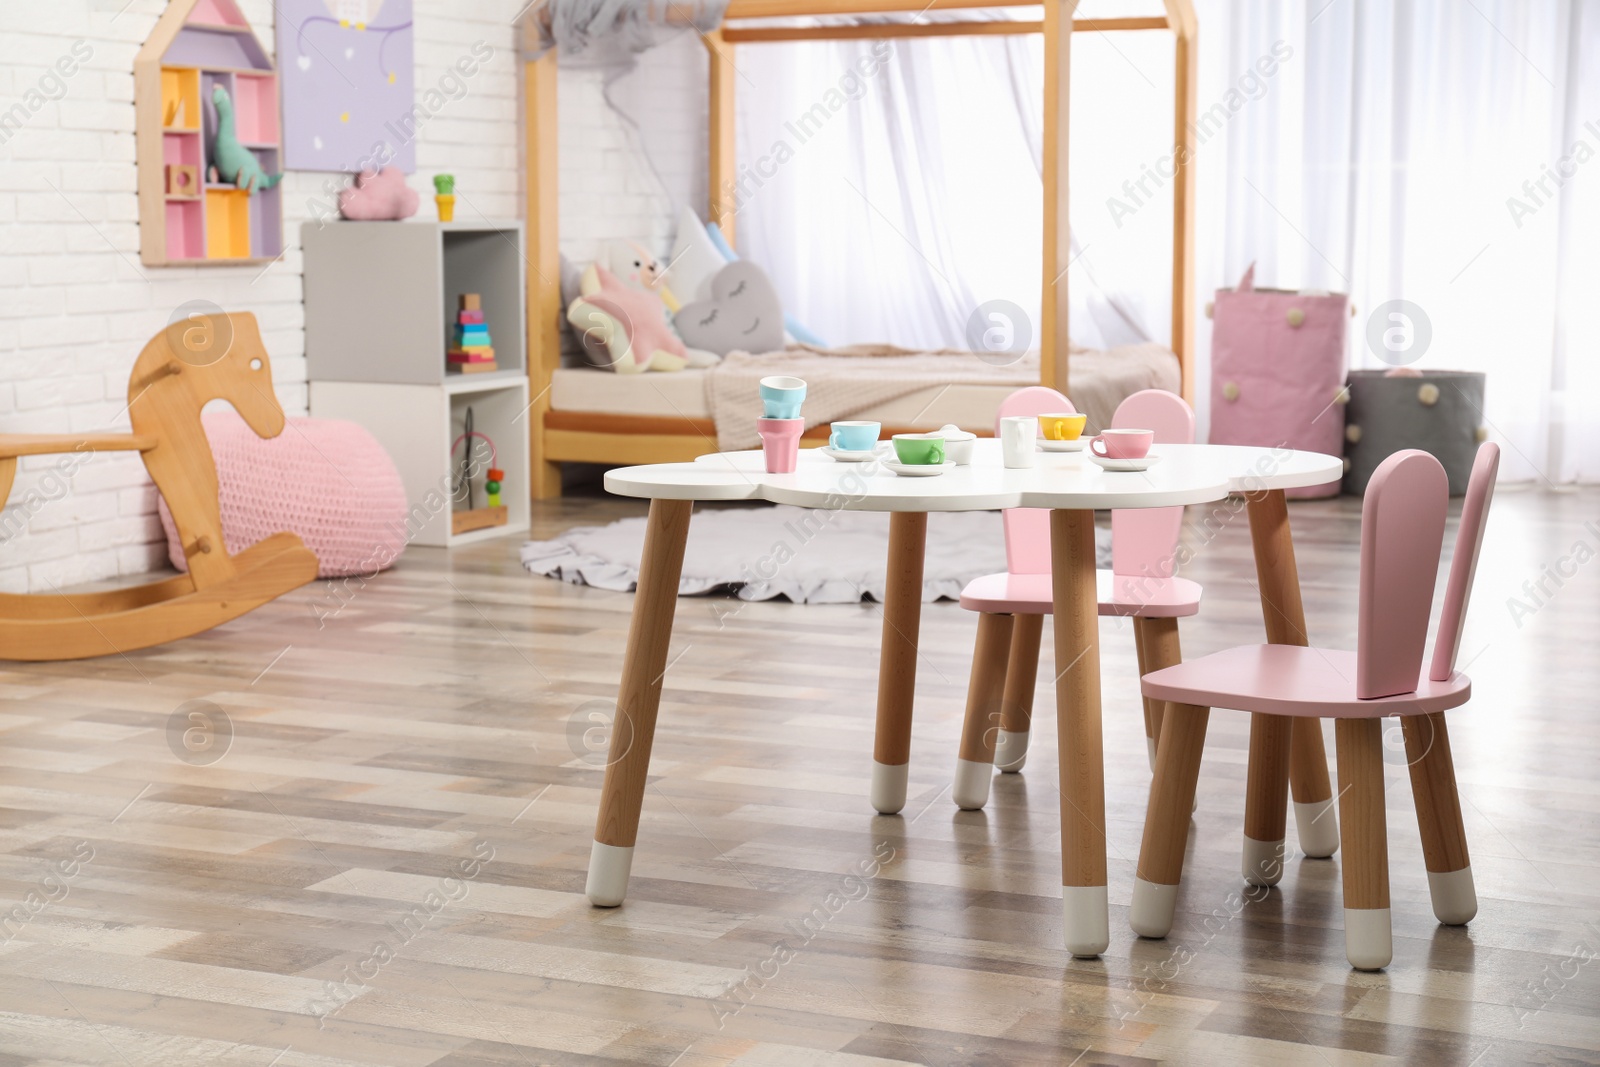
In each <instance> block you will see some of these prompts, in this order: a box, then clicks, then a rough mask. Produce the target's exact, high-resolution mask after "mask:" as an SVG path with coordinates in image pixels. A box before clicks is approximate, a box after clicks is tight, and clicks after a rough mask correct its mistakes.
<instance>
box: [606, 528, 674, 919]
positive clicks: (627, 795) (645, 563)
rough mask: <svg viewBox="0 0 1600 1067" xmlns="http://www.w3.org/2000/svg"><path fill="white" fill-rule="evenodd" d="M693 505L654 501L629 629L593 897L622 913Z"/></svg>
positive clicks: (614, 721) (615, 720) (608, 768)
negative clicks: (621, 907) (618, 907)
mask: <svg viewBox="0 0 1600 1067" xmlns="http://www.w3.org/2000/svg"><path fill="white" fill-rule="evenodd" d="M693 507H694V504H693V502H692V501H688V500H652V501H651V502H650V519H649V523H648V525H646V527H645V535H644V558H643V559H642V560H641V561H640V563H639V586H638V591H637V592H635V593H634V597H633V621H632V622H631V623H630V624H629V626H628V651H627V652H626V654H625V656H624V658H623V661H622V685H621V688H620V690H619V692H618V694H617V711H616V717H615V719H613V721H612V723H611V754H610V756H609V757H608V761H607V763H606V778H605V784H604V785H603V786H602V787H601V791H600V814H599V816H598V818H596V820H595V827H594V846H593V848H592V849H591V851H590V853H589V880H588V884H587V886H586V887H585V890H584V891H585V892H586V893H587V894H588V896H589V902H590V903H591V904H595V905H598V906H599V907H602V908H614V907H616V906H617V905H618V904H621V903H622V900H623V898H624V897H626V896H627V895H628V873H629V871H630V870H631V869H632V868H633V846H634V841H635V840H636V839H637V837H638V834H639V809H640V808H641V807H643V805H644V788H645V780H646V775H647V774H648V773H649V770H650V746H651V744H652V742H653V741H654V740H655V733H656V712H657V710H659V709H660V707H661V683H662V679H663V677H664V676H665V674H666V670H667V646H668V645H669V644H670V643H671V641H672V616H673V612H674V611H675V610H676V608H677V605H678V579H679V577H680V576H681V575H682V573H683V546H684V544H685V542H686V541H687V540H688V537H689V513H690V511H691V510H692V509H693Z"/></svg>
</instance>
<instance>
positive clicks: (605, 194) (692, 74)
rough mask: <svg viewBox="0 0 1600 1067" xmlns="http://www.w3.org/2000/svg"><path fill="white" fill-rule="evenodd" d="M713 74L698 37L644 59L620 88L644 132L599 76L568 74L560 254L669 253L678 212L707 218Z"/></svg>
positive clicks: (562, 103)
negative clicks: (633, 245)
mask: <svg viewBox="0 0 1600 1067" xmlns="http://www.w3.org/2000/svg"><path fill="white" fill-rule="evenodd" d="M706 76H707V75H706V57H705V48H704V46H703V45H702V44H701V43H700V39H699V37H698V36H697V35H696V34H695V33H694V32H693V31H684V32H682V33H680V34H679V35H678V36H677V37H676V38H674V39H671V40H669V41H667V42H665V43H663V44H662V45H661V46H660V47H658V48H656V49H654V50H653V51H650V52H647V53H645V54H644V55H642V56H640V57H639V66H638V68H637V69H635V70H634V71H632V72H631V73H629V74H627V75H624V76H623V77H622V78H621V79H620V80H618V81H617V83H616V84H615V85H614V86H613V87H612V90H611V97H612V99H613V100H614V101H616V103H617V106H618V107H620V108H621V109H622V110H623V111H624V112H626V113H627V114H628V115H629V116H631V117H632V118H633V120H634V121H635V122H636V123H637V128H636V129H635V128H630V126H629V125H628V123H627V122H626V121H624V120H623V119H622V118H621V117H619V116H618V115H617V114H615V113H614V112H612V111H611V110H610V109H609V108H608V107H607V106H606V103H605V97H604V95H603V88H604V77H603V75H602V73H601V72H600V71H598V70H592V69H581V68H578V67H577V66H575V65H571V64H569V65H568V66H565V67H563V68H562V69H561V74H560V83H559V86H558V88H557V95H558V99H559V108H558V112H559V115H560V125H561V166H560V176H559V182H560V188H561V251H562V252H563V253H564V254H565V255H566V256H567V258H568V259H570V260H571V261H572V262H573V263H574V264H575V265H577V266H583V265H585V264H587V263H588V262H589V261H591V260H593V259H594V258H595V257H596V256H598V255H599V254H600V250H601V248H602V246H603V245H604V244H605V242H607V241H610V240H630V241H638V242H640V243H641V244H643V245H644V246H645V247H646V248H648V249H650V250H651V251H652V252H654V253H655V254H656V255H657V256H662V257H665V256H666V255H667V254H668V252H669V251H670V250H671V248H670V246H671V244H672V238H673V221H674V217H675V216H676V214H677V209H678V207H679V206H681V205H682V204H688V205H689V206H691V207H693V208H694V209H695V211H696V212H697V213H699V214H700V215H701V216H702V217H704V215H705V210H706ZM652 162H653V163H654V164H655V168H654V170H652V169H651V163H652Z"/></svg>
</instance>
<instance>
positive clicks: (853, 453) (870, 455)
mask: <svg viewBox="0 0 1600 1067" xmlns="http://www.w3.org/2000/svg"><path fill="white" fill-rule="evenodd" d="M817 451H818V452H821V453H822V454H823V455H824V456H828V457H831V458H832V459H836V460H838V461H839V462H840V463H865V462H867V460H869V459H878V458H880V457H881V456H882V455H883V453H882V452H880V451H879V450H878V447H877V446H876V445H874V446H873V447H872V448H856V449H851V448H830V447H828V446H827V445H823V446H822V447H821V448H819V449H817Z"/></svg>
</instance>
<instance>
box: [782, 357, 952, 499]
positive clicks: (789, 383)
mask: <svg viewBox="0 0 1600 1067" xmlns="http://www.w3.org/2000/svg"><path fill="white" fill-rule="evenodd" d="M760 390H761V407H762V415H763V417H762V418H760V419H757V420H756V432H757V433H758V434H760V435H761V450H762V453H763V455H764V456H765V457H766V465H767V473H768V474H792V473H793V472H794V468H795V464H796V463H798V462H799V459H800V435H801V433H802V432H803V431H804V430H805V425H806V420H805V419H803V418H801V417H800V406H801V405H802V404H803V403H805V399H806V383H805V381H804V380H803V379H801V378H796V377H793V376H791V375H787V374H778V375H772V376H771V377H767V378H763V379H761V384H760ZM829 430H830V432H829V434H828V444H827V445H826V447H824V448H822V449H821V450H820V451H821V452H822V454H823V455H825V456H828V457H830V458H831V459H833V460H835V461H837V462H840V463H866V462H871V461H877V462H879V463H881V464H882V465H883V466H884V467H886V468H887V469H889V470H891V471H893V472H894V473H895V474H898V475H900V476H902V477H906V478H927V477H931V476H933V475H937V474H943V473H944V472H945V471H946V470H948V469H949V468H951V467H954V466H958V465H961V464H966V463H971V462H972V444H973V442H974V441H976V440H977V434H973V433H968V432H967V431H965V430H963V429H961V428H959V427H957V426H944V427H942V428H940V429H938V430H935V431H933V432H931V433H897V434H895V435H894V437H893V438H892V439H891V440H890V441H889V442H888V446H889V449H892V451H893V454H892V456H891V454H890V452H889V450H888V449H885V447H884V444H885V442H881V441H879V440H878V435H879V434H880V433H881V432H882V431H883V425H882V423H877V422H866V421H859V420H846V421H840V422H835V423H833V424H831V426H830V427H829Z"/></svg>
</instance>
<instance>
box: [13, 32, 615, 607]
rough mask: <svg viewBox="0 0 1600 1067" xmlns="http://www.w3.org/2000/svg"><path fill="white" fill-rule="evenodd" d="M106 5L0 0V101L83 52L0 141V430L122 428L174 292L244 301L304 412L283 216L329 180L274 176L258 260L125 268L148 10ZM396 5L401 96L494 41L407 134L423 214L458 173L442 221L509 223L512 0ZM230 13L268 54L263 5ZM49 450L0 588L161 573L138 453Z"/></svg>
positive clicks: (232, 305) (296, 298) (133, 219)
mask: <svg viewBox="0 0 1600 1067" xmlns="http://www.w3.org/2000/svg"><path fill="white" fill-rule="evenodd" d="M125 2H126V0H50V2H49V3H21V2H17V0H0V113H3V112H5V111H6V110H7V109H9V108H11V107H12V105H13V104H15V103H17V102H18V101H19V100H20V99H22V97H23V94H24V93H26V92H27V91H28V90H29V89H31V88H34V87H35V86H37V85H38V84H39V80H40V78H41V77H43V76H44V75H45V74H46V71H47V69H48V67H49V65H50V64H52V63H54V61H55V60H56V59H57V58H58V57H60V56H62V55H65V54H67V53H68V50H69V49H70V48H71V46H72V45H73V43H74V42H75V41H79V40H82V41H85V42H87V44H88V45H89V46H90V47H91V48H92V49H93V55H92V57H91V58H90V59H89V60H88V61H87V62H86V63H84V64H83V69H81V70H80V71H79V72H78V73H77V74H76V75H75V76H73V77H72V78H70V79H68V80H67V82H66V91H65V94H64V95H63V96H61V98H60V99H59V100H58V101H52V102H50V103H46V104H45V105H44V106H43V107H42V108H41V109H40V110H39V111H38V112H37V113H35V114H33V115H32V116H31V118H29V119H28V121H27V122H26V124H25V125H24V126H23V128H22V129H21V131H20V132H18V133H15V134H14V135H13V136H11V137H10V139H9V141H7V143H6V144H4V145H3V146H0V432H22V431H38V432H52V433H62V432H72V431H104V430H126V429H127V428H128V423H127V418H126V416H125V415H123V413H122V410H123V406H124V403H125V400H126V395H127V383H128V373H129V369H130V368H131V366H132V364H133V360H134V357H135V356H137V355H138V352H139V349H140V348H141V347H142V346H143V345H144V343H145V341H146V340H148V339H149V338H150V336H151V335H153V334H154V333H155V332H156V331H157V330H159V329H160V328H161V327H162V326H164V325H165V324H166V322H167V319H168V316H170V315H171V314H172V312H173V310H174V309H175V308H176V307H178V305H180V304H182V303H184V302H185V301H189V300H209V301H212V302H214V303H216V304H218V305H220V306H222V307H224V308H226V309H229V310H235V311H251V312H254V313H255V315H256V316H257V318H258V319H259V320H260V323H261V331H262V337H263V339H264V340H265V342H266V345H267V349H268V351H269V352H270V353H271V356H272V362H273V372H274V376H275V379H276V383H277V390H278V396H279V398H280V400H281V401H282V402H283V406H284V409H285V410H286V411H287V412H288V413H289V414H291V415H297V414H304V413H305V411H306V387H305V338H304V334H303V323H304V319H303V313H302V303H301V276H300V254H299V250H298V245H299V227H300V223H301V221H302V220H304V219H305V218H307V217H308V216H309V209H308V206H307V204H308V201H309V200H311V199H312V198H314V197H319V196H321V195H322V189H323V183H324V181H326V179H327V178H328V176H327V175H323V174H312V173H293V174H290V175H289V176H288V177H287V178H285V180H284V192H285V196H284V204H285V211H284V230H285V237H286V240H287V243H288V244H289V245H290V249H289V251H288V253H287V254H286V255H285V256H284V257H283V259H282V260H281V261H279V262H278V263H277V264H275V265H273V266H272V267H270V268H268V269H267V270H266V271H264V272H263V271H262V269H261V268H260V267H222V268H218V267H210V268H206V267H181V268H170V267H169V268H145V267H143V266H142V265H141V264H140V262H139V229H138V211H137V199H136V173H135V167H134V139H133V128H134V113H133V73H132V72H133V57H134V54H135V53H136V52H137V51H138V49H139V46H140V44H141V43H142V42H143V41H144V39H145V37H146V36H148V35H149V33H150V30H151V28H152V27H153V26H154V25H155V21H156V18H157V16H158V15H159V14H160V12H161V11H162V10H164V8H165V6H166V4H165V2H164V0H133V2H132V3H131V4H130V5H128V7H127V9H126V10H125V11H122V8H123V6H124V3H125ZM415 4H416V34H415V40H416V64H417V70H416V79H417V86H418V88H419V90H420V89H421V88H423V87H426V86H429V85H433V84H435V83H436V82H437V81H438V78H439V77H440V75H442V74H443V72H444V70H445V68H446V67H447V66H448V65H450V64H451V63H453V62H454V61H455V60H456V59H457V58H459V57H460V56H462V55H463V54H465V53H466V52H467V51H468V50H469V49H470V48H471V46H472V44H473V43H474V42H476V41H484V42H486V43H487V44H488V45H489V46H490V47H492V48H493V49H494V56H493V58H492V59H491V60H490V61H489V62H488V63H486V64H485V65H484V66H483V67H482V69H481V71H480V73H479V74H478V75H477V76H476V77H474V78H473V79H472V82H471V93H470V95H469V96H467V97H466V98H464V99H461V100H457V101H452V102H451V103H449V104H448V105H447V106H446V107H445V108H444V110H442V111H441V112H439V113H438V114H437V115H436V116H435V117H434V118H433V119H432V120H430V121H429V122H428V123H427V125H426V126H424V127H423V129H422V131H421V134H420V136H419V138H418V142H417V166H418V173H417V174H416V175H413V176H412V179H411V181H412V185H413V186H414V187H415V188H417V189H418V190H419V191H420V192H423V193H424V199H423V204H424V212H425V213H431V211H432V199H431V195H432V192H433V189H432V186H431V184H430V178H431V176H432V175H433V174H434V173H437V172H439V171H445V170H448V171H450V172H452V173H454V174H455V175H456V177H457V187H456V192H457V197H458V200H457V206H456V210H457V212H458V215H457V217H458V218H476V217H478V216H479V215H480V214H481V215H483V216H485V217H490V218H507V217H518V216H520V215H521V214H522V210H521V209H522V197H521V192H520V189H521V178H520V174H521V147H520V129H519V121H518V115H519V101H520V93H519V90H518V84H519V82H518V78H519V74H520V66H521V64H520V62H519V61H518V59H517V56H516V53H515V51H514V50H513V33H512V29H511V25H510V20H511V18H512V17H513V15H515V14H516V12H517V11H519V10H521V8H522V7H523V2H522V0H415ZM240 6H241V8H242V9H243V11H244V13H245V16H246V17H247V18H248V19H249V20H250V21H251V24H252V25H253V27H254V28H255V30H256V32H257V34H258V35H259V36H260V38H261V39H262V41H263V43H265V44H266V45H267V47H268V48H269V49H270V48H271V47H272V46H273V6H272V3H271V0H241V3H240ZM119 11H121V13H120V14H119V13H118V12H119ZM575 95H576V94H575ZM569 113H571V112H569ZM571 114H573V116H574V117H573V122H574V125H576V126H578V127H580V128H583V127H584V126H585V125H592V123H585V121H584V119H585V116H584V115H583V114H582V113H581V112H579V113H571ZM574 184H578V182H577V179H574ZM599 213H600V214H603V212H599ZM56 462H57V459H56V458H55V457H37V458H34V459H31V460H28V461H25V462H24V463H23V464H22V470H20V471H19V472H18V475H17V482H16V485H15V487H14V488H13V490H12V494H11V498H10V503H11V507H10V508H9V509H8V510H7V511H6V512H5V513H4V514H3V515H0V591H4V592H30V591H32V592H49V591H50V589H51V587H52V586H54V585H66V584H70V583H77V582H86V581H94V580H99V579H104V578H109V577H112V576H116V575H120V574H133V573H139V572H143V571H146V570H150V569H152V568H154V567H160V566H164V565H165V558H166V546H165V542H164V540H163V539H162V536H161V529H160V524H159V523H158V522H157V521H156V518H155V506H156V496H155V492H154V490H153V488H151V487H150V485H149V484H148V482H147V480H146V478H145V475H144V470H143V467H142V465H141V464H140V463H139V461H138V459H137V458H135V457H131V456H126V455H124V456H116V455H111V456H107V455H98V456H95V457H92V458H91V459H90V460H88V461H87V462H85V463H83V464H82V465H81V466H80V467H78V468H77V469H75V470H72V471H71V477H70V479H66V480H65V482H63V481H62V480H60V479H59V478H58V476H56V475H53V474H52V473H51V472H52V465H53V464H54V463H56ZM30 494H33V495H31V496H30ZM13 534H14V535H13Z"/></svg>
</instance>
